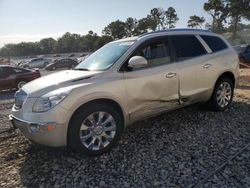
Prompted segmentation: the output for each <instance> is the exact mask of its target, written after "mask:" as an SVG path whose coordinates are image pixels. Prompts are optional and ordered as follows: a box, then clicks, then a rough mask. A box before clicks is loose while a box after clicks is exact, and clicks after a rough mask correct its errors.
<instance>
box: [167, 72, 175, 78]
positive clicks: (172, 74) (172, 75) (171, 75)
mask: <svg viewBox="0 0 250 188" xmlns="http://www.w3.org/2000/svg"><path fill="white" fill-rule="evenodd" d="M176 75H177V74H176V73H173V72H170V73H167V74H166V78H173V77H175V76H176Z"/></svg>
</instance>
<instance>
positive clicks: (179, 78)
mask: <svg viewBox="0 0 250 188" xmlns="http://www.w3.org/2000/svg"><path fill="white" fill-rule="evenodd" d="M238 61H239V60H238V56H237V53H236V52H235V51H234V49H233V48H232V47H231V46H230V44H229V43H228V42H227V41H226V40H224V39H223V38H222V37H221V36H219V35H217V34H214V33H212V32H209V31H204V30H193V29H173V30H166V31H160V32H153V33H148V34H144V35H142V36H139V37H133V38H126V39H122V40H118V41H114V42H111V43H109V44H107V45H105V46H104V47H102V48H101V49H99V50H98V51H96V52H95V53H93V54H92V55H91V56H89V57H88V58H87V59H85V60H84V61H83V62H82V63H80V64H79V65H78V66H77V67H76V68H75V69H74V70H67V71H61V72H58V73H54V74H51V75H48V76H44V77H42V78H39V79H37V80H35V81H32V82H30V83H28V84H26V85H24V87H23V88H22V89H21V90H19V91H18V92H17V93H16V95H15V105H14V106H13V108H12V114H11V115H10V120H11V121H12V123H13V125H14V126H15V127H17V128H19V129H20V130H21V131H22V132H23V134H24V135H25V136H26V137H27V138H29V139H30V140H32V141H34V142H37V143H40V144H43V145H47V146H69V147H70V148H72V149H73V150H75V151H77V152H81V153H84V154H87V155H98V154H102V153H104V152H107V151H109V150H110V149H111V148H112V147H113V146H114V145H115V144H116V143H117V142H118V140H119V139H120V137H121V134H122V131H123V129H124V128H125V127H127V126H128V125H130V124H132V123H133V122H135V121H137V120H140V119H142V118H147V117H150V116H154V115H157V114H159V113H162V112H166V111H169V110H173V109H177V108H180V107H184V106H187V105H190V104H193V103H198V102H203V103H208V104H209V105H210V107H211V108H212V109H214V110H216V111H224V110H225V109H227V108H228V106H229V105H230V104H231V102H232V98H233V91H234V87H235V85H236V84H237V80H238V77H239V68H238V67H239V65H238Z"/></svg>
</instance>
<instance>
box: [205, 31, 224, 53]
mask: <svg viewBox="0 0 250 188" xmlns="http://www.w3.org/2000/svg"><path fill="white" fill-rule="evenodd" d="M201 38H202V39H203V40H204V41H205V42H206V43H207V45H208V46H209V47H210V49H211V50H212V51H213V52H218V51H221V50H224V49H226V48H227V45H226V44H225V42H224V41H223V40H222V39H221V38H219V37H215V36H206V35H201Z"/></svg>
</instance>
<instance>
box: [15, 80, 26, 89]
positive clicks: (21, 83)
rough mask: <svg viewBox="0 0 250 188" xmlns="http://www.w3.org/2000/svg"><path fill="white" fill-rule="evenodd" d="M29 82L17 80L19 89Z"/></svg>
mask: <svg viewBox="0 0 250 188" xmlns="http://www.w3.org/2000/svg"><path fill="white" fill-rule="evenodd" d="M26 83H27V82H26V81H24V80H21V81H18V82H17V89H21V88H22V87H23V86H24V85H25V84H26Z"/></svg>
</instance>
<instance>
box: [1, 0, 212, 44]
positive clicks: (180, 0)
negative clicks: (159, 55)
mask: <svg viewBox="0 0 250 188" xmlns="http://www.w3.org/2000/svg"><path fill="white" fill-rule="evenodd" d="M204 2H206V0H0V47H2V46H3V45H4V44H6V43H18V42H21V41H25V42H33V41H39V40H40V39H42V38H46V37H53V38H55V39H56V38H58V37H60V36H62V35H63V34H64V33H65V32H71V33H78V34H82V35H85V34H87V33H88V31H90V30H92V31H94V32H96V33H97V34H99V35H100V34H101V32H102V29H103V28H104V27H105V26H107V25H108V24H109V23H110V22H112V21H115V20H117V19H119V20H121V21H125V20H126V18H128V17H133V18H136V19H141V18H143V17H146V15H147V14H149V13H150V10H151V9H152V8H158V7H161V8H163V9H165V10H166V9H167V8H168V7H170V6H172V7H174V8H175V10H176V12H177V14H178V17H179V19H180V20H179V21H178V23H177V27H179V28H183V27H186V26H187V21H188V19H189V16H191V15H194V14H196V15H198V16H204V17H205V18H206V20H207V21H208V22H210V21H211V18H210V17H209V15H208V14H207V13H206V12H205V11H204V10H203V4H204Z"/></svg>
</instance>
